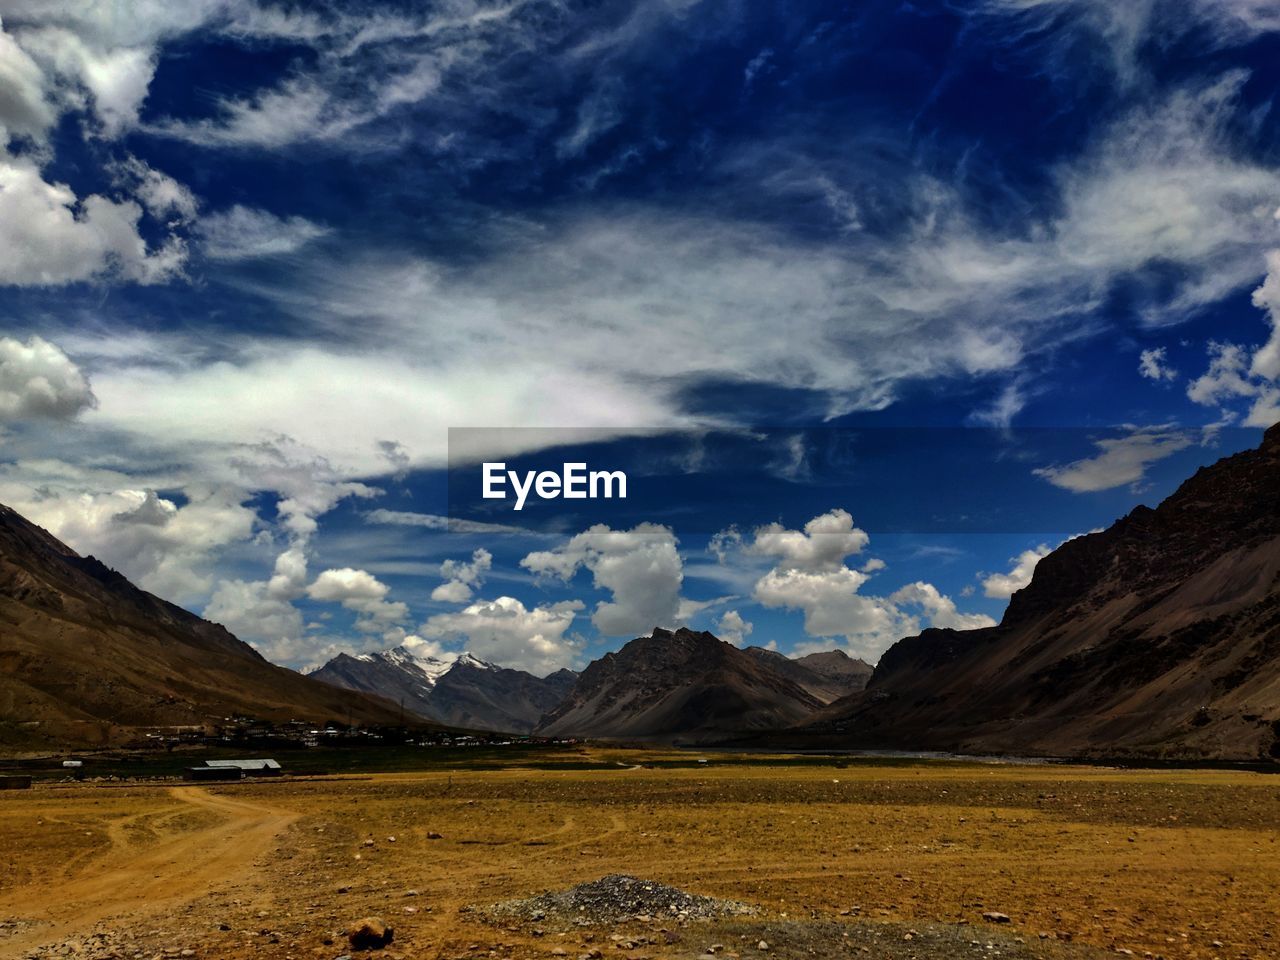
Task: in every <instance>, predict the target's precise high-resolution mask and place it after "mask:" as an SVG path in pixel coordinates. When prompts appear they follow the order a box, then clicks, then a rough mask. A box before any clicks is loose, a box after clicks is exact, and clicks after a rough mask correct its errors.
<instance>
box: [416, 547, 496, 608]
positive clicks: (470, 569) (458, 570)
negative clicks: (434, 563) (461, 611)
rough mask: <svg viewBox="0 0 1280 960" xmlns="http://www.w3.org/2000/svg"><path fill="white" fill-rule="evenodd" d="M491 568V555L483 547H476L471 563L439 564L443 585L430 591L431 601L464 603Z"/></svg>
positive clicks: (450, 561)
mask: <svg viewBox="0 0 1280 960" xmlns="http://www.w3.org/2000/svg"><path fill="white" fill-rule="evenodd" d="M492 566H493V554H491V553H490V552H489V551H488V550H486V549H485V548H484V547H477V548H476V549H475V551H473V552H472V554H471V562H470V563H468V562H467V561H465V560H446V561H445V562H444V563H442V564H440V576H441V577H443V578H444V581H445V582H444V583H442V584H440V585H439V586H438V587H436V588H435V589H434V590H432V591H431V599H432V600H436V601H440V602H442V603H466V602H467V601H468V600H470V599H471V594H472V592H473V591H474V590H475V589H476V588H477V587H479V586H480V585H481V584H483V583H484V575H485V574H486V573H488V571H489V570H490V568H491V567H492Z"/></svg>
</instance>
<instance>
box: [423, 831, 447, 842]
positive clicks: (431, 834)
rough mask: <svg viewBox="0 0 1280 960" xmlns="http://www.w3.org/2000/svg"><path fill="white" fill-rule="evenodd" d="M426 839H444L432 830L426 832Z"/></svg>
mask: <svg viewBox="0 0 1280 960" xmlns="http://www.w3.org/2000/svg"><path fill="white" fill-rule="evenodd" d="M427 839H428V840H443V839H444V837H443V836H442V835H441V834H438V833H436V832H435V831H434V830H428V831H427Z"/></svg>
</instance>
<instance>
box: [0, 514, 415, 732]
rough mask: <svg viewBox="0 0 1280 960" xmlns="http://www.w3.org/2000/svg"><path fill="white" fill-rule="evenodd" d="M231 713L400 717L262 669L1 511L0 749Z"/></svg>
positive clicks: (383, 706) (196, 624)
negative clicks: (1, 745) (3, 743)
mask: <svg viewBox="0 0 1280 960" xmlns="http://www.w3.org/2000/svg"><path fill="white" fill-rule="evenodd" d="M233 715H248V716H254V717H257V718H260V719H267V720H275V721H282V720H289V719H293V718H298V719H306V720H308V721H315V722H324V721H329V720H335V721H342V722H346V721H347V720H348V719H349V718H350V719H353V720H357V721H360V722H365V723H394V722H395V721H396V719H397V713H396V711H395V710H394V709H393V708H392V707H391V705H390V704H387V703H385V702H383V701H380V700H378V699H376V698H371V697H368V696H365V695H356V694H352V693H350V692H347V691H335V690H334V689H333V688H331V687H328V686H327V685H325V684H321V683H317V682H316V681H312V680H309V679H307V678H305V677H303V676H302V675H301V674H298V673H295V672H294V671H292V670H288V669H286V668H284V667H279V666H276V665H275V664H272V663H270V662H268V661H267V660H266V659H265V658H264V657H263V656H262V655H261V654H260V653H258V652H257V651H256V650H254V649H253V648H252V647H250V646H249V645H248V644H246V643H243V642H242V641H240V640H238V639H237V638H236V637H234V636H233V635H232V634H231V633H229V632H228V631H227V630H226V629H225V628H224V627H222V626H221V625H219V624H215V623H211V622H209V621H207V620H203V619H201V618H200V617H197V616H196V615H195V614H193V613H190V612H189V611H186V610H184V609H182V608H181V607H179V606H177V605H176V604H172V603H169V602H168V601H166V600H162V599H161V598H159V597H157V596H155V595H153V594H150V593H148V592H146V591H145V590H142V589H140V588H138V587H136V586H134V585H133V584H132V583H130V582H129V580H128V579H127V578H126V577H124V576H123V575H122V574H120V573H119V572H117V571H115V570H112V569H111V568H109V567H107V566H106V565H105V564H103V563H102V562H101V561H99V560H97V559H96V558H94V557H91V556H90V557H82V556H80V555H79V554H78V553H76V552H75V551H74V550H72V549H71V548H70V547H68V546H67V545H66V544H64V543H62V542H61V541H60V540H58V539H57V538H56V537H54V536H53V535H52V534H50V533H49V532H48V531H47V530H44V529H43V528H41V527H39V526H37V525H36V524H34V523H32V522H31V521H29V520H27V519H26V518H25V517H23V516H21V514H19V513H18V512H17V511H15V510H13V509H12V508H11V507H7V506H3V505H0V740H4V741H8V742H15V743H16V742H22V743H29V742H73V743H83V744H93V743H102V744H110V743H118V742H121V741H126V740H129V739H131V738H132V737H133V736H134V735H135V733H136V730H137V729H139V728H143V727H174V726H202V725H211V724H217V723H221V722H225V720H226V718H227V717H229V716H233Z"/></svg>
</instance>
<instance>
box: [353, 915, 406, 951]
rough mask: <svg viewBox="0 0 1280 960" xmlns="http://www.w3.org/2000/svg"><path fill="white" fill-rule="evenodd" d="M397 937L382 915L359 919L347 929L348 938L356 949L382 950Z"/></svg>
mask: <svg viewBox="0 0 1280 960" xmlns="http://www.w3.org/2000/svg"><path fill="white" fill-rule="evenodd" d="M394 937H395V931H394V930H392V928H391V927H389V926H387V924H386V923H385V922H383V920H382V918H380V917H365V918H364V919H363V920H357V921H356V922H355V923H353V924H352V925H351V928H350V929H349V930H348V931H347V940H348V942H350V944H351V946H352V948H353V949H355V950H381V949H382V948H383V947H385V946H386V945H387V944H389V943H390V942H391V941H392V939H393V938H394Z"/></svg>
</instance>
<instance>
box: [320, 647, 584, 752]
mask: <svg viewBox="0 0 1280 960" xmlns="http://www.w3.org/2000/svg"><path fill="white" fill-rule="evenodd" d="M310 676H311V677H312V678H314V679H316V680H323V681H324V682H325V683H331V684H334V685H335V686H339V687H346V688H347V689H350V690H363V691H365V692H367V693H374V694H379V695H381V696H383V697H386V698H387V699H389V700H392V701H395V702H397V703H399V702H403V703H404V705H405V708H406V709H407V710H411V711H413V712H414V713H416V714H418V715H419V716H422V717H426V718H428V719H431V720H438V721H440V722H441V723H446V724H449V725H451V726H459V727H466V728H468V729H473V730H494V731H506V732H511V733H528V732H529V731H531V730H532V729H533V728H534V726H536V725H537V723H538V721H539V720H541V719H542V715H543V714H545V713H547V712H548V711H549V710H551V709H552V708H554V707H555V706H556V705H557V704H559V703H560V701H561V700H562V699H563V698H564V696H565V694H566V693H568V692H569V689H570V688H571V687H572V686H573V684H574V682H575V681H576V680H577V678H578V675H577V674H576V673H573V672H572V671H570V670H558V671H556V672H555V673H553V674H551V675H550V676H548V677H536V676H534V675H533V674H531V673H526V672H525V671H523V670H511V669H507V668H505V667H500V666H498V665H496V664H493V663H488V662H486V661H484V660H480V659H478V658H477V657H474V656H472V655H471V654H469V653H464V654H462V655H461V656H459V657H458V658H457V659H454V660H444V659H440V658H437V657H432V656H424V655H419V654H415V653H414V652H413V651H412V650H411V649H408V648H406V647H395V648H394V649H391V650H386V651H383V652H382V653H363V654H358V655H356V656H351V655H348V654H345V653H343V654H339V655H338V656H336V657H334V658H333V659H332V660H330V661H329V662H328V663H326V664H325V665H324V666H323V667H321V668H320V669H319V670H316V671H315V672H313V673H312V674H311V675H310Z"/></svg>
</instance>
